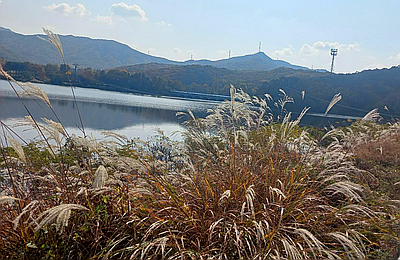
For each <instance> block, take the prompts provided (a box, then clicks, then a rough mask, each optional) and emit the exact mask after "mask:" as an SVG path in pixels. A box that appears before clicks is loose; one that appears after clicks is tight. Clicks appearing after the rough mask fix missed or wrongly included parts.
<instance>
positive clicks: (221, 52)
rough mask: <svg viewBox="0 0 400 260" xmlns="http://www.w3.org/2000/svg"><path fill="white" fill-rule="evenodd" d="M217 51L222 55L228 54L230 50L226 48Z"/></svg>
mask: <svg viewBox="0 0 400 260" xmlns="http://www.w3.org/2000/svg"><path fill="white" fill-rule="evenodd" d="M216 53H217V54H221V55H226V54H228V52H227V51H225V50H217V51H216Z"/></svg>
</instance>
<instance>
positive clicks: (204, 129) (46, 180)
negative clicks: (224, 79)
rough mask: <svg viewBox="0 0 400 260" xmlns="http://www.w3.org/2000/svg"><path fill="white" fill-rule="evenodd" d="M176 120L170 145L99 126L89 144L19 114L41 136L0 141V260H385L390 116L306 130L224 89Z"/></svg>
mask: <svg viewBox="0 0 400 260" xmlns="http://www.w3.org/2000/svg"><path fill="white" fill-rule="evenodd" d="M285 99H286V100H287V99H288V98H287V97H285ZM279 103H280V104H282V112H284V104H285V100H281V101H280V102H279ZM249 105H252V106H249ZM254 107H257V109H254ZM304 112H306V111H304ZM181 116H187V117H188V121H187V123H186V124H187V130H186V131H185V132H184V133H183V135H184V138H185V141H184V142H182V143H179V142H173V141H171V140H169V139H168V137H166V136H164V135H162V134H160V135H159V136H156V137H154V139H153V140H152V141H149V142H142V141H139V140H127V139H126V138H125V137H123V136H119V135H116V134H113V133H105V134H106V137H107V138H105V139H104V140H103V141H96V140H92V139H90V138H88V137H77V136H69V135H68V133H67V132H66V131H65V130H64V128H63V127H62V125H61V124H60V123H57V122H54V121H51V120H47V121H45V122H46V124H38V123H36V122H35V121H34V120H33V118H32V117H29V118H28V121H29V123H30V124H31V125H32V126H33V127H35V128H37V129H40V133H41V134H43V138H46V140H44V141H43V142H42V143H36V144H27V145H24V146H21V144H20V142H17V141H16V140H14V139H13V138H11V137H10V136H7V135H6V137H7V142H8V144H9V145H10V146H11V147H12V148H5V144H2V148H1V176H2V179H1V197H0V203H1V206H0V215H1V218H0V236H1V242H0V255H2V256H4V258H6V259H7V258H9V259H21V258H25V259H121V258H122V259H391V258H393V257H395V255H396V253H397V252H396V248H397V247H398V245H399V243H398V236H397V234H398V233H399V231H400V228H399V211H398V204H399V198H398V194H399V188H400V187H399V186H400V185H399V183H398V182H399V181H400V176H399V174H398V171H399V169H400V166H399V161H400V159H399V157H398V156H399V154H400V152H399V151H400V150H399V149H400V145H399V142H398V141H399V137H400V133H399V131H400V124H399V123H393V124H390V125H384V126H383V125H378V124H376V123H374V122H372V121H371V120H373V119H374V118H376V117H377V114H376V113H371V114H369V115H367V116H366V117H365V118H364V119H363V120H361V121H360V122H357V123H355V124H353V125H352V126H350V127H347V128H342V129H333V130H330V131H326V132H325V133H323V134H324V136H322V135H321V134H320V132H319V133H317V134H310V133H309V132H308V131H307V130H306V129H305V128H300V127H298V123H299V121H300V120H301V117H300V118H298V119H295V120H291V119H290V113H283V114H282V115H281V117H274V116H273V115H272V114H270V113H269V110H268V99H266V100H260V99H257V98H251V97H250V96H248V95H247V94H245V93H243V92H241V91H237V90H235V89H234V88H232V89H231V101H226V102H223V103H222V104H221V105H220V106H219V107H217V108H216V109H215V110H213V111H210V113H209V115H208V116H207V117H206V118H202V119H201V118H200V119H199V118H195V117H194V116H193V114H191V113H190V112H189V113H187V114H183V113H182V114H181ZM2 129H3V131H4V133H5V132H9V131H8V130H10V129H7V126H5V125H2Z"/></svg>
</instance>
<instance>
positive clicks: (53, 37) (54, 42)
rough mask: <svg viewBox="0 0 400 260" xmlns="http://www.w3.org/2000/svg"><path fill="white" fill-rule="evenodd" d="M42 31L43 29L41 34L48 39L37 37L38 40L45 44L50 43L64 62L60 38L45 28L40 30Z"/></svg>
mask: <svg viewBox="0 0 400 260" xmlns="http://www.w3.org/2000/svg"><path fill="white" fill-rule="evenodd" d="M42 29H43V32H44V33H45V34H46V35H47V37H49V38H48V39H45V38H43V37H40V36H38V37H39V39H42V40H44V41H46V42H49V43H51V44H52V45H53V46H54V47H56V49H57V50H58V52H59V53H60V55H61V58H62V60H63V61H64V51H63V48H62V44H61V41H60V38H59V37H58V35H57V34H54V33H53V32H52V31H50V30H48V29H46V28H42Z"/></svg>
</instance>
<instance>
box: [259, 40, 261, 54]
mask: <svg viewBox="0 0 400 260" xmlns="http://www.w3.org/2000/svg"><path fill="white" fill-rule="evenodd" d="M258 52H261V42H260V43H259V44H258Z"/></svg>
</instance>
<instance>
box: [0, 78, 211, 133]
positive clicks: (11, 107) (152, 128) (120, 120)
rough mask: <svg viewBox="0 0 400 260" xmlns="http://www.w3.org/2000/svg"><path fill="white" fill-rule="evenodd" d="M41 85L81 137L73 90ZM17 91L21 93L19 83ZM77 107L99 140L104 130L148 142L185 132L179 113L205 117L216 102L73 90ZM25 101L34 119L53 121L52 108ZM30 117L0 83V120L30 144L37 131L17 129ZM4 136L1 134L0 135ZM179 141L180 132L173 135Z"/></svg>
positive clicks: (65, 121)
mask: <svg viewBox="0 0 400 260" xmlns="http://www.w3.org/2000/svg"><path fill="white" fill-rule="evenodd" d="M37 85H38V86H40V87H41V88H42V89H43V90H44V91H45V92H46V93H47V95H48V96H49V98H50V100H51V104H52V106H53V108H54V110H55V112H56V114H57V115H58V117H59V118H60V119H61V122H62V123H63V125H64V126H65V127H66V129H67V131H68V132H69V133H70V134H76V135H82V132H81V131H80V129H79V128H78V126H79V127H80V122H79V117H78V114H77V110H76V107H75V103H74V102H73V98H72V93H71V88H70V87H65V86H55V85H44V84H37ZM14 86H15V87H16V88H17V90H19V91H20V90H21V89H20V88H19V87H18V86H17V85H16V84H14ZM74 90H75V94H76V98H77V104H78V107H79V110H80V112H81V116H82V120H83V124H84V127H85V131H86V133H87V134H88V135H91V136H93V137H95V138H97V139H99V138H101V137H102V135H101V132H102V131H104V130H108V131H114V132H116V133H119V134H123V135H125V136H127V137H129V138H135V137H139V138H141V139H143V140H147V139H148V138H149V137H151V136H153V135H154V134H156V131H157V129H160V130H162V131H164V132H165V133H166V134H167V135H171V134H173V133H175V132H179V131H182V130H183V127H182V125H181V123H182V119H179V118H177V117H176V116H175V115H176V112H178V111H188V110H191V111H193V112H194V113H195V114H196V115H199V116H204V115H205V113H206V111H207V109H209V108H212V107H215V106H216V104H218V103H216V102H208V101H204V102H202V101H192V100H181V99H170V98H162V97H149V96H138V95H133V94H125V93H118V92H112V91H102V90H96V89H85V88H78V87H76V88H74ZM23 102H24V103H25V105H26V106H27V107H28V109H29V110H30V111H31V113H32V115H33V117H34V118H35V119H37V120H39V121H40V118H43V117H45V118H50V119H53V120H54V121H56V120H55V118H54V116H53V115H52V112H51V111H50V109H49V108H48V107H47V106H46V104H44V102H42V101H41V100H37V99H29V98H24V99H23ZM26 115H27V112H26V110H25V109H24V107H23V105H22V104H21V102H20V101H19V100H18V99H17V98H16V97H15V94H14V92H13V91H12V88H11V87H10V85H9V84H8V82H6V81H3V80H0V119H1V120H2V121H3V122H4V123H5V124H7V125H8V126H10V127H12V128H13V130H14V131H16V132H17V133H18V134H19V135H20V136H21V137H22V138H24V139H25V140H27V141H30V140H33V139H34V138H36V137H37V132H36V131H35V130H28V128H27V127H21V126H20V127H15V124H16V123H18V122H20V121H21V120H22V119H23V117H24V116H26ZM2 135H3V133H2V134H1V136H2ZM173 138H177V139H179V138H180V137H179V133H178V134H175V135H173Z"/></svg>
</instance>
